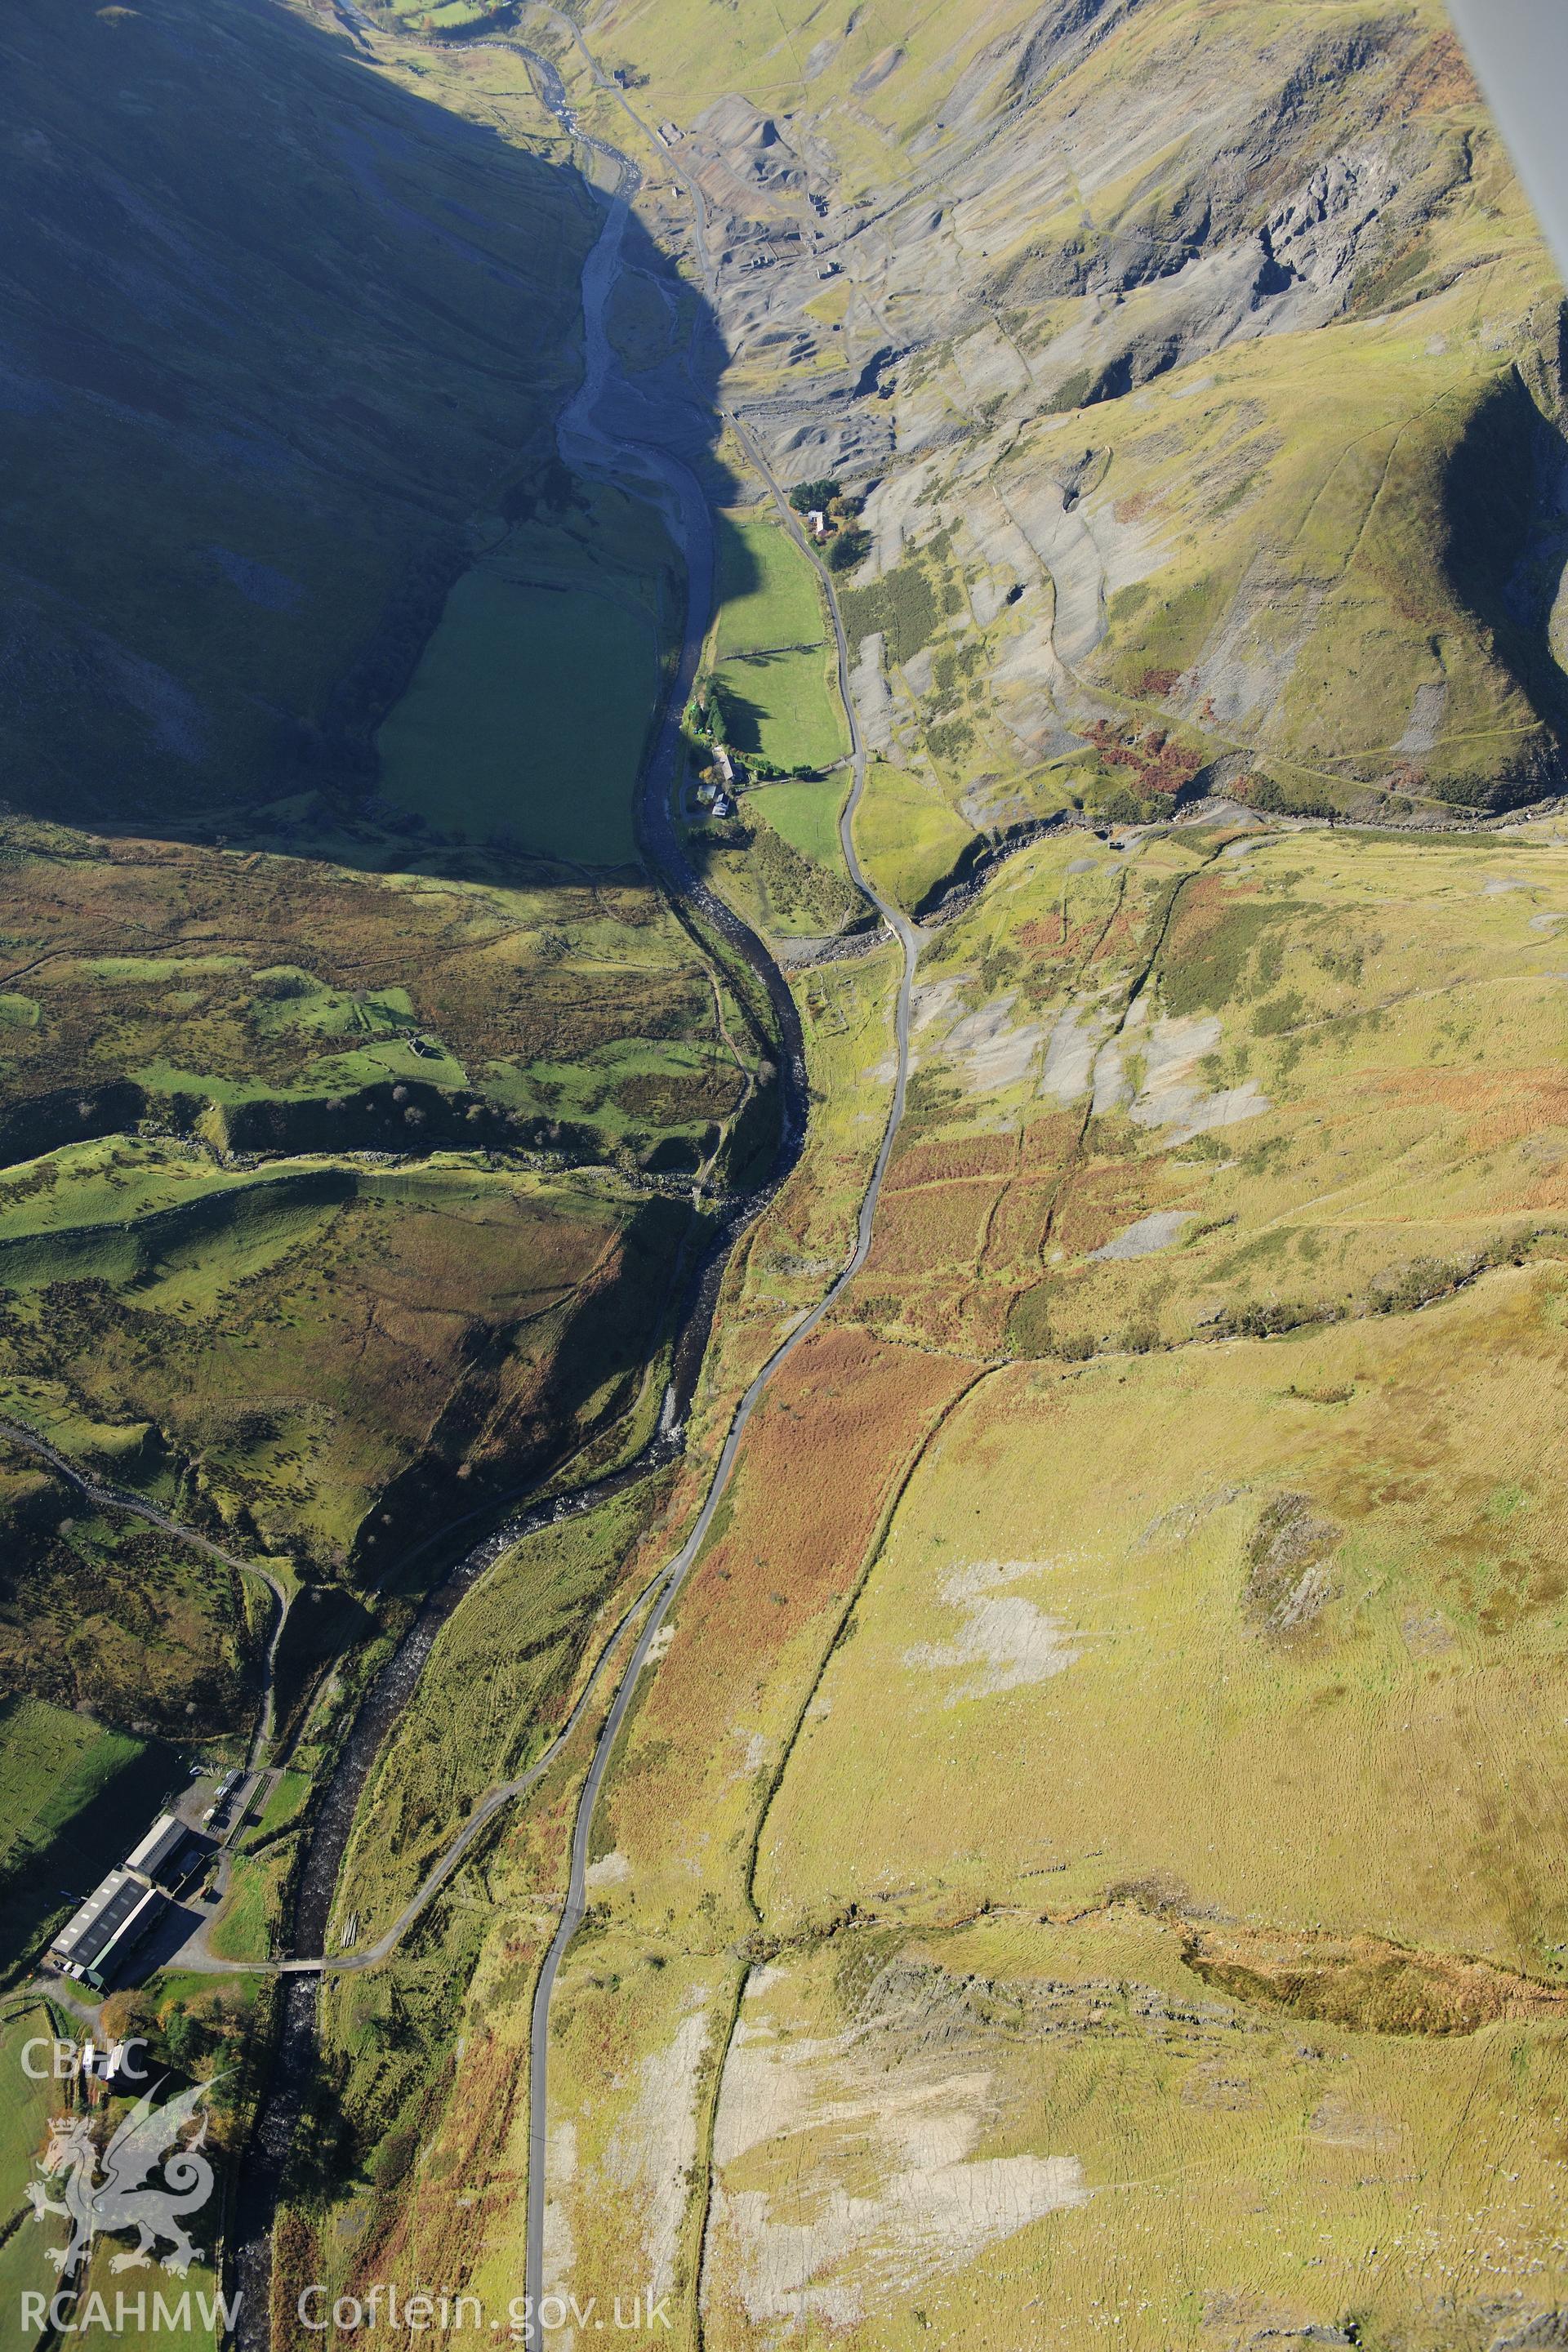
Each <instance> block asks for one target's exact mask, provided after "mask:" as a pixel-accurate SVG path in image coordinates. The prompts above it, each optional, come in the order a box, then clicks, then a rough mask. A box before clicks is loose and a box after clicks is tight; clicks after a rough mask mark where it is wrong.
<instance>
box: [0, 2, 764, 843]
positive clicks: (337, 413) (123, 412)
mask: <svg viewBox="0 0 1568 2352" xmlns="http://www.w3.org/2000/svg"><path fill="white" fill-rule="evenodd" d="M0 64H3V65H4V68H5V71H6V74H7V78H8V80H9V82H10V85H11V88H12V89H13V92H14V101H15V103H16V106H17V108H18V109H19V110H20V112H19V119H23V120H29V121H47V122H48V123H49V124H50V130H49V132H48V134H47V136H45V134H43V133H39V134H37V138H36V139H35V140H34V142H33V143H32V144H31V145H29V144H28V142H26V141H18V142H14V149H13V152H9V153H8V154H7V155H6V156H5V158H0V226H5V228H6V229H8V230H9V232H10V234H9V235H8V236H7V238H6V243H7V246H8V247H9V249H10V252H11V254H12V257H13V264H12V266H13V270H14V274H16V276H18V277H19V278H20V280H21V284H20V287H19V289H18V292H19V294H20V297H21V299H19V300H17V301H16V302H14V303H13V305H12V308H11V313H10V315H11V320H12V324H11V327H10V328H8V330H7V350H6V354H5V367H4V370H3V371H0V405H3V406H4V407H5V410H6V412H7V415H6V428H7V457H8V464H9V466H10V468H11V472H12V476H13V480H14V484H15V488H16V493H17V498H16V508H15V513H16V519H17V520H16V529H15V530H11V531H10V532H9V533H8V541H7V549H6V557H7V579H6V586H7V592H8V593H7V604H8V608H9V610H8V620H9V624H10V626H9V636H10V646H9V655H10V658H9V660H8V663H7V666H6V669H5V676H4V681H3V682H0V750H3V751H4V755H5V768H6V784H5V792H6V795H7V797H8V799H9V802H10V803H11V804H12V806H13V807H15V808H17V809H20V810H24V811H27V812H31V813H33V814H38V815H44V816H47V817H50V818H54V819H58V820H63V821H65V822H67V823H68V824H74V825H77V826H79V827H81V828H83V829H86V830H89V831H93V830H99V831H104V832H109V833H113V834H117V835H125V834H134V835H141V836H145V837H149V838H154V839H156V838H168V839H172V840H177V841H184V842H197V843H199V842H216V841H217V840H218V839H220V838H221V837H224V836H227V837H228V838H229V839H230V840H233V841H236V842H238V841H239V840H240V839H241V838H243V840H244V841H245V842H246V843H247V844H248V843H255V844H256V845H265V846H269V847H275V848H278V849H279V850H282V851H285V852H287V853H288V854H291V855H295V856H307V857H309V856H330V857H336V856H340V855H341V854H342V851H343V849H344V848H345V847H347V848H348V849H349V851H350V852H351V854H353V853H356V852H357V855H353V862H358V863H363V864H367V865H373V866H384V867H387V868H390V869H403V868H406V869H407V870H410V871H415V872H420V871H426V870H432V869H435V870H438V871H445V872H451V871H453V870H454V863H455V861H454V851H457V852H463V851H465V850H466V851H467V853H468V854H467V855H459V856H457V858H456V865H457V866H458V869H460V870H463V871H465V872H472V873H474V874H477V875H482V876H488V875H489V873H490V871H491V861H490V858H489V856H488V855H487V850H486V845H482V844H481V845H460V844H453V843H450V842H447V843H431V842H430V841H428V840H422V839H421V838H420V837H419V833H418V829H417V827H415V828H413V829H412V830H411V829H409V828H408V827H407V826H406V825H405V824H402V823H401V822H398V823H392V822H389V821H388V819H387V813H386V812H385V811H384V810H378V808H377V807H376V805H375V794H376V784H377V763H376V755H375V749H374V739H375V734H376V730H377V729H378V727H379V726H380V724H381V722H382V720H383V719H384V717H385V715H386V713H387V711H388V710H389V709H391V708H392V707H393V706H394V705H395V702H396V701H397V700H398V698H399V697H400V696H401V695H402V693H403V692H404V690H405V688H406V686H407V684H408V682H409V680H410V678H411V677H412V676H413V674H414V671H415V668H416V666H417V663H418V660H419V658H420V656H421V654H422V653H423V651H424V648H425V646H426V643H427V641H428V639H429V637H430V635H431V634H432V632H433V630H434V629H435V628H436V626H437V623H438V622H439V620H440V616H441V613H442V610H443V607H444V605H445V603H446V599H447V595H448V593H449V592H450V590H451V588H452V586H453V584H454V583H455V582H456V581H457V580H458V578H459V577H460V576H461V575H462V573H463V572H464V571H465V570H466V569H467V568H468V564H469V562H470V561H471V549H470V545H469V542H468V540H467V538H466V536H465V533H466V529H467V526H468V523H469V521H470V520H471V518H472V517H473V516H474V515H475V514H476V513H480V512H485V511H497V510H499V511H500V512H501V513H503V514H504V515H508V516H519V515H522V516H526V515H528V514H531V513H534V512H537V511H539V510H540V508H541V506H542V504H547V503H548V501H549V500H550V499H552V497H553V498H555V499H561V498H562V497H563V496H567V497H569V496H570V495H572V488H571V485H570V483H569V481H568V482H566V483H564V484H563V479H562V475H563V469H562V467H561V466H560V461H559V457H558V456H557V452H556V445H555V422H556V417H557V415H558V413H559V411H560V409H561V407H562V405H563V402H564V400H565V399H566V398H567V397H568V396H569V394H570V392H571V389H572V382H573V378H574V368H573V367H572V365H571V364H570V362H569V361H567V360H563V354H565V353H568V352H570V349H571V347H572V345H573V344H574V341H576V339H577V337H578V334H579V320H580V302H579V284H578V281H579V276H580V272H581V268H582V264H583V261H584V258H585V257H586V255H587V253H588V251H589V250H590V248H591V247H592V245H593V243H594V242H595V238H596V237H597V236H598V234H599V231H600V229H601V227H602V226H603V223H604V220H605V203H604V201H603V199H602V198H601V197H600V195H599V194H597V193H596V192H595V190H594V189H593V188H592V187H591V186H590V185H589V184H588V182H587V181H586V179H585V178H584V175H583V173H582V172H581V171H580V170H578V169H577V167H576V165H575V164H574V163H568V162H565V161H563V160H561V157H562V155H563V153H564V152H565V151H564V148H563V147H562V148H560V149H558V151H557V152H555V153H553V154H552V153H549V152H538V151H535V150H531V149H526V148H521V147H518V146H514V145H512V144H511V143H510V142H509V141H508V140H507V139H506V138H504V137H503V136H502V135H501V134H500V131H497V130H495V129H492V128H490V127H489V126H488V125H486V124H482V123H479V122H474V121H468V120H466V119H465V118H463V117H462V116H460V115H458V114H454V113H452V112H449V111H448V110H447V108H446V107H445V106H444V105H442V104H441V103H439V102H438V101H437V100H435V99H432V98H428V97H426V96H424V95H422V94H421V93H419V92H417V91H415V90H411V89H405V88H403V87H401V86H399V85H397V84H395V83H394V82H392V81H390V80H387V79H384V77H383V76H382V75H381V74H380V73H378V72H377V71H376V70H375V68H374V65H373V64H372V63H371V62H369V61H368V60H367V58H365V57H364V56H363V55H362V54H361V53H360V52H359V50H358V49H356V47H354V46H353V43H352V42H351V41H350V40H349V39H348V38H347V37H344V36H342V35H340V34H339V33H337V32H334V31H332V30H329V29H328V28H327V27H326V26H322V25H320V24H315V23H311V22H310V21H309V20H307V19H305V18H303V17H301V16H298V15H296V14H294V13H293V12H292V11H290V10H288V9H284V8H279V7H278V6H276V5H269V0H159V5H156V6H152V7H148V8H145V9H142V10H138V11H136V12H133V13H132V12H119V11H110V12H105V13H104V14H103V15H102V16H90V15H89V16H86V17H84V18H82V19H80V20H78V18H77V16H75V15H74V14H73V15H71V16H69V17H68V20H62V19H61V17H60V12H59V11H58V8H55V7H54V6H53V5H51V0H16V5H15V6H14V8H13V9H12V10H10V11H8V12H7V17H6V22H5V26H4V27H3V28H0ZM520 71H521V68H520ZM35 98H36V100H37V104H36V105H34V104H32V103H31V102H30V101H31V100H33V99H35ZM46 230H47V234H46V233H44V232H45V231H46ZM624 256H625V260H626V265H627V267H628V268H633V269H640V270H642V271H644V272H646V273H647V274H648V275H650V276H653V277H655V278H658V279H659V280H661V281H662V282H666V283H670V282H672V280H671V269H672V265H671V263H670V261H669V259H668V257H667V256H666V255H665V254H663V253H662V252H661V251H660V250H659V248H658V247H657V245H656V244H655V243H654V241H653V239H652V238H651V237H650V236H649V235H648V233H647V229H646V227H645V226H644V225H643V224H642V223H641V222H640V221H639V220H638V219H637V216H636V215H635V214H632V215H628V216H627V218H626V226H625V232H624ZM682 300H683V301H684V303H685V304H686V306H687V310H686V315H687V316H688V317H689V316H690V305H691V304H692V303H693V302H697V303H698V304H699V310H698V313H697V316H696V318H695V320H694V323H693V325H692V327H691V331H689V333H684V334H683V335H682V336H681V339H680V345H679V352H676V353H672V354H671V355H670V356H668V357H667V358H666V360H665V361H664V362H661V363H660V364H659V365H658V366H656V367H654V368H652V369H649V370H647V371H644V372H642V373H639V374H638V376H637V378H636V380H635V383H632V384H630V385H622V386H618V387H617V388H616V390H615V391H614V393H613V394H612V396H611V397H610V398H609V400H608V401H607V402H606V403H605V404H604V405H603V407H602V408H601V411H600V414H599V417H598V422H599V423H600V424H601V425H608V426H609V427H611V428H612V429H614V430H616V431H617V432H619V433H621V434H623V435H625V436H627V437H629V438H635V439H637V440H638V441H641V442H644V443H647V444H650V445H651V446H655V447H657V448H659V449H662V450H664V451H666V452H668V454H669V455H670V456H672V457H678V458H679V459H680V460H682V461H683V462H684V463H685V464H686V465H688V466H689V467H690V468H691V469H692V470H693V472H694V473H696V474H697V476H698V478H699V479H700V481H701V482H702V483H703V486H704V488H706V490H707V491H708V493H709V495H710V499H721V498H723V497H725V496H727V495H729V494H730V493H731V485H730V483H729V482H728V479H727V477H726V475H725V472H724V468H723V467H722V464H721V459H720V457H719V439H720V422H719V416H718V409H717V401H716V385H717V374H718V369H719V365H720V361H721V345H720V341H719V337H718V334H717V331H716V328H715V324H714V321H713V320H712V318H711V315H710V312H709V311H708V310H707V308H706V306H705V305H702V304H701V303H700V297H699V296H698V295H697V294H696V292H695V289H692V288H690V287H689V285H685V284H684V282H683V286H682ZM633 782H634V780H632V779H628V786H627V789H628V792H630V791H631V790H632V788H633ZM290 801H291V802H292V803H294V805H293V807H292V809H291V811H287V812H284V813H283V814H281V815H280V814H279V803H288V802H290Z"/></svg>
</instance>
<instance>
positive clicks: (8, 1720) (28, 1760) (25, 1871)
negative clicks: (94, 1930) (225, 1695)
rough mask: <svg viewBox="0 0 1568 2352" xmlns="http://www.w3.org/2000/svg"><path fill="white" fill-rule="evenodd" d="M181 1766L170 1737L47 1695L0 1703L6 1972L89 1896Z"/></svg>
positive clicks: (1, 1949) (0, 1884) (1, 1942)
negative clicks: (137, 1731)
mask: <svg viewBox="0 0 1568 2352" xmlns="http://www.w3.org/2000/svg"><path fill="white" fill-rule="evenodd" d="M178 1770H179V1762H178V1759H177V1758H176V1756H175V1755H174V1751H173V1750H172V1749H171V1748H168V1747H166V1746H165V1745H164V1744H163V1742H162V1741H159V1740H151V1741H150V1740H144V1739H135V1738H132V1737H131V1735H130V1734H129V1733H127V1732H122V1731H114V1730H110V1729H109V1728H108V1727H106V1726H105V1725H103V1724H100V1723H95V1722H94V1721H93V1720H92V1718H91V1717H89V1716H84V1715H79V1714H78V1713H77V1712H76V1711H75V1710H74V1709H73V1708H68V1707H60V1706H50V1705H48V1704H47V1702H46V1701H45V1700H43V1699H37V1698H30V1697H26V1696H21V1697H12V1698H9V1699H6V1700H5V1701H3V1702H0V1888H3V1890H4V1894H5V1904H4V1916H5V1927H4V1929H3V1930H0V1969H9V1968H11V1967H13V1966H14V1965H15V1963H16V1961H17V1960H18V1959H19V1958H21V1957H22V1955H23V1954H24V1953H25V1952H26V1951H27V1950H29V1949H30V1948H32V1947H33V1946H34V1945H35V1944H36V1942H37V1939H38V1937H40V1935H41V1933H42V1932H43V1930H44V1928H45V1927H47V1925H48V1924H49V1923H50V1922H51V1921H53V1920H57V1919H59V1918H63V1917H64V1916H67V1915H68V1913H69V1912H70V1911H71V1910H72V1909H74V1907H75V1906H76V1904H77V1903H78V1902H79V1901H80V1900H81V1899H82V1898H83V1897H84V1896H85V1895H89V1894H90V1892H91V1891H92V1888H93V1886H94V1885H96V1884H97V1882H98V1880H99V1879H100V1877H102V1875H103V1874H104V1872H105V1871H107V1870H111V1869H112V1868H113V1866H114V1864H116V1863H117V1862H118V1861H119V1860H120V1859H121V1855H122V1854H123V1853H125V1851H126V1850H127V1848H128V1847H129V1846H130V1845H131V1844H132V1843H134V1841H135V1839H136V1838H137V1837H138V1836H139V1835H140V1834H141V1832H142V1830H143V1829H145V1828H146V1826H147V1823H148V1822H149V1820H150V1819H151V1818H152V1814H153V1809H154V1808H155V1806H156V1805H157V1802H158V1800H159V1799H160V1797H161V1796H162V1795H163V1793H164V1791H165V1790H166V1789H167V1787H168V1785H169V1782H170V1780H171V1777H172V1776H173V1775H174V1774H175V1773H176V1772H177V1771H178Z"/></svg>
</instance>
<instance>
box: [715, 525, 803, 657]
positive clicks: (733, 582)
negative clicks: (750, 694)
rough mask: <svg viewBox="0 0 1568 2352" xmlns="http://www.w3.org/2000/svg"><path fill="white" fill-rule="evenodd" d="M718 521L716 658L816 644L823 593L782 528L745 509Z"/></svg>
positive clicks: (793, 543) (797, 549)
mask: <svg viewBox="0 0 1568 2352" xmlns="http://www.w3.org/2000/svg"><path fill="white" fill-rule="evenodd" d="M718 522H719V599H720V612H719V627H718V635H717V639H716V643H717V649H718V656H719V659H720V660H721V661H724V660H727V659H728V657H729V656H730V655H731V654H741V653H756V652H758V651H762V650H772V649H773V648H776V647H778V646H816V645H820V644H821V643H822V641H823V639H824V637H825V636H826V617H825V615H824V613H823V609H822V592H821V590H820V588H819V587H818V585H817V583H816V573H815V572H813V570H812V567H811V565H810V563H809V562H807V560H806V558H805V556H804V555H803V554H802V553H801V551H800V550H799V548H798V547H796V546H795V542H794V541H793V540H792V539H791V538H790V537H789V535H788V533H787V532H786V531H785V530H784V528H783V527H782V525H781V524H779V523H777V522H774V521H773V520H772V518H771V517H770V516H769V515H768V514H766V513H765V512H763V511H762V510H759V509H744V508H742V509H731V510H730V511H728V512H726V513H722V514H721V515H720V516H719V518H718Z"/></svg>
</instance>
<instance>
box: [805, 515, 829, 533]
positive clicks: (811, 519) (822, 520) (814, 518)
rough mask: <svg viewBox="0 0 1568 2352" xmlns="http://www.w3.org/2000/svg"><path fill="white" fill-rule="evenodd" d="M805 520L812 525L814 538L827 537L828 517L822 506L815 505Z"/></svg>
mask: <svg viewBox="0 0 1568 2352" xmlns="http://www.w3.org/2000/svg"><path fill="white" fill-rule="evenodd" d="M805 520H806V522H807V524H808V525H809V526H810V530H811V535H812V537H813V539H817V540H821V539H826V537H827V517H826V515H825V514H824V513H823V511H822V509H821V508H820V507H813V508H812V509H811V512H810V513H809V514H808V515H807V516H806V519H805Z"/></svg>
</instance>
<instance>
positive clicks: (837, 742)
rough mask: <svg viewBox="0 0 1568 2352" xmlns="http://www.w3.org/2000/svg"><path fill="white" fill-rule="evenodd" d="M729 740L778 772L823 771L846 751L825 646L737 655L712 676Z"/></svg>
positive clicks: (832, 671) (834, 679) (833, 672)
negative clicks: (759, 756) (782, 769)
mask: <svg viewBox="0 0 1568 2352" xmlns="http://www.w3.org/2000/svg"><path fill="white" fill-rule="evenodd" d="M717 685H718V688H719V692H720V696H721V700H722V702H723V706H724V716H725V719H726V722H727V726H728V731H729V738H730V740H731V743H732V744H733V746H734V748H735V750H736V751H739V752H740V754H741V756H742V759H744V757H745V755H746V754H747V752H748V751H750V752H752V753H755V754H760V755H761V757H762V758H763V759H764V760H771V761H773V765H774V766H775V767H779V768H826V767H831V766H832V764H833V762H834V761H836V760H841V759H842V758H843V757H844V754H845V752H846V751H847V750H848V748H849V743H848V737H847V733H846V730H845V723H844V717H843V710H842V706H841V705H840V703H839V700H838V691H837V671H836V669H835V667H834V665H833V660H832V656H831V655H830V654H829V653H828V651H827V649H826V647H825V646H806V647H805V649H804V650H803V651H799V652H784V653H753V654H740V655H737V656H734V657H733V658H732V659H731V660H729V661H726V662H725V663H724V664H723V665H722V666H721V668H720V669H719V671H718V673H717Z"/></svg>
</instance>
